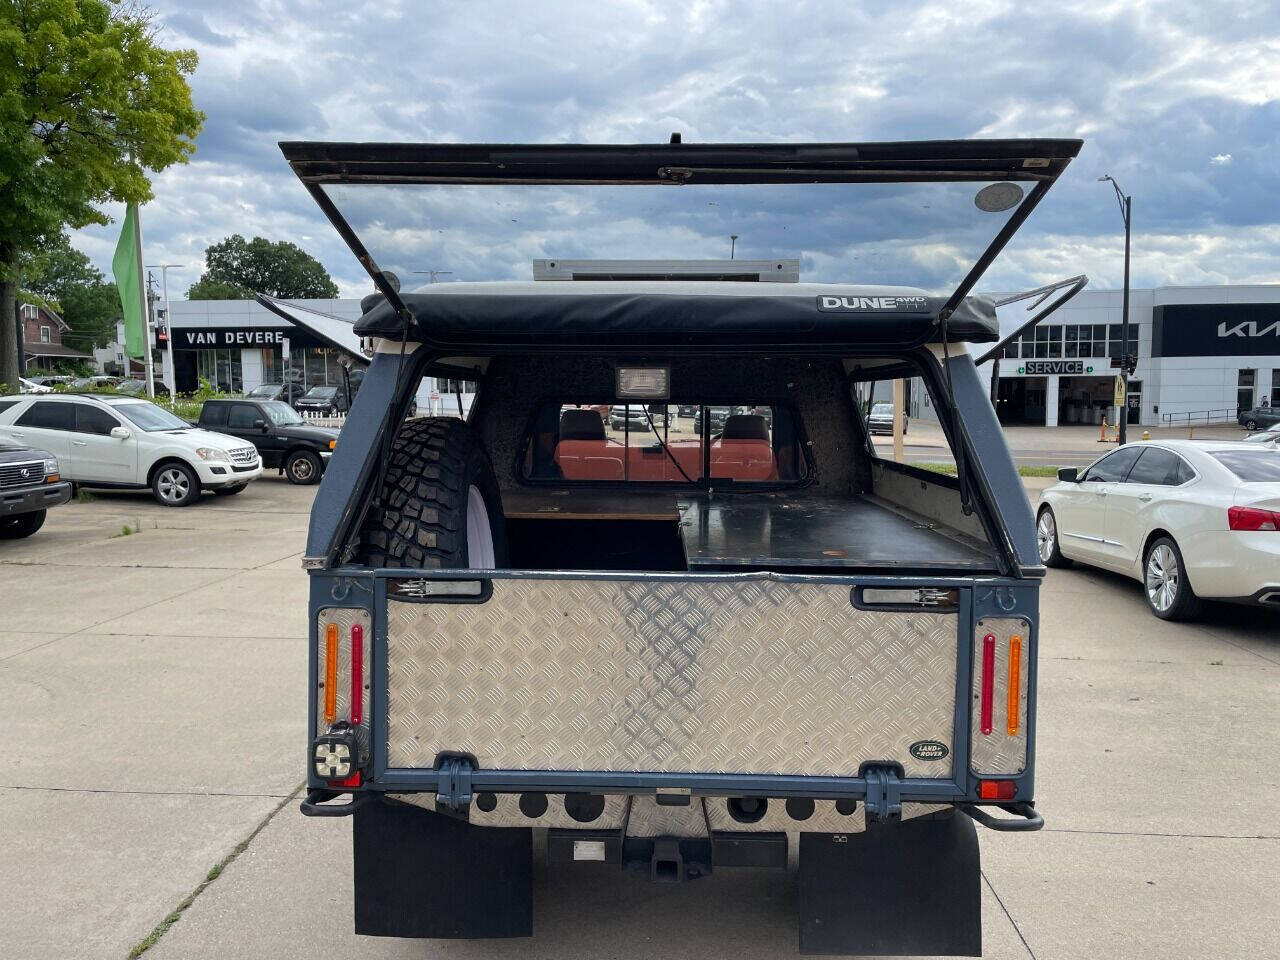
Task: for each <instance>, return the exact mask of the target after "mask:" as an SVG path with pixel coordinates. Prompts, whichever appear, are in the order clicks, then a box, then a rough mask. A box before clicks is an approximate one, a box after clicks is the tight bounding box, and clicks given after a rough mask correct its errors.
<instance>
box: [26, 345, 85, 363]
mask: <svg viewBox="0 0 1280 960" xmlns="http://www.w3.org/2000/svg"><path fill="white" fill-rule="evenodd" d="M22 352H23V353H25V354H26V355H27V356H28V357H61V358H63V359H67V360H92V359H93V357H92V356H91V355H90V354H87V353H81V352H80V351H79V350H72V349H71V348H70V347H64V346H63V345H62V344H60V343H24V344H23V345H22Z"/></svg>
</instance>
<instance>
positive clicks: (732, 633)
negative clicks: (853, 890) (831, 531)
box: [385, 573, 970, 778]
mask: <svg viewBox="0 0 1280 960" xmlns="http://www.w3.org/2000/svg"><path fill="white" fill-rule="evenodd" d="M454 583H455V584H457V581H454ZM440 584H441V582H440V581H433V580H429V579H392V580H389V581H387V585H388V590H387V593H388V600H387V631H386V636H387V647H386V665H385V669H386V673H385V677H386V694H387V716H386V732H387V741H386V749H387V766H388V767H391V768H426V767H431V766H432V765H433V764H434V763H435V761H436V758H437V755H438V754H440V753H442V752H448V753H454V754H458V753H463V754H471V755H472V756H474V757H475V759H476V761H477V762H478V764H479V766H480V767H481V768H485V769H507V770H575V771H576V770H594V771H640V772H664V771H692V772H707V773H745V774H753V773H761V774H793V775H810V776H856V775H857V774H858V771H859V767H860V766H861V765H862V764H864V763H867V762H883V761H889V762H897V763H899V764H901V766H902V768H903V771H904V774H905V775H906V776H907V777H928V778H937V777H950V776H951V766H952V754H953V739H954V735H955V724H956V696H957V661H958V657H957V644H958V642H959V638H960V636H961V635H962V634H963V635H964V636H965V637H966V638H967V637H968V635H969V633H970V630H969V629H968V628H967V625H966V626H965V627H963V628H962V627H961V625H960V624H959V623H958V622H957V619H958V614H957V612H956V609H955V608H952V609H949V610H946V609H938V610H929V609H915V610H894V609H877V610H872V609H861V608H859V607H857V606H855V605H854V603H853V588H852V587H851V584H850V583H849V582H847V581H846V582H814V581H813V580H807V581H806V580H787V579H781V578H772V577H768V576H760V577H757V578H750V577H743V576H741V575H739V576H735V577H724V578H716V577H713V576H697V577H685V578H681V577H674V576H667V577H653V576H645V575H639V576H636V577H634V578H623V577H612V578H590V579H578V578H573V577H566V576H563V575H545V576H544V575H539V574H537V573H516V574H514V575H507V576H503V575H498V576H494V577H493V579H492V580H488V579H486V581H485V582H484V584H483V585H480V586H482V589H481V590H480V596H473V597H469V598H464V597H459V596H450V597H441V596H432V594H433V593H434V592H435V589H434V588H435V587H438V586H439V585H440ZM960 609H961V610H966V609H967V605H963V604H962V605H961V606H960ZM964 682H965V685H966V686H967V683H968V678H967V677H966V678H964ZM922 744H923V745H926V746H921V745H922ZM913 746H915V747H916V749H915V750H913V749H912V747H913Z"/></svg>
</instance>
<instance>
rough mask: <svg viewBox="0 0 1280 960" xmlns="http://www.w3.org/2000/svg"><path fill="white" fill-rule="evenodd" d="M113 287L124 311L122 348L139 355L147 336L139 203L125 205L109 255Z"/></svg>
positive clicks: (131, 353) (144, 346)
mask: <svg viewBox="0 0 1280 960" xmlns="http://www.w3.org/2000/svg"><path fill="white" fill-rule="evenodd" d="M111 272H112V273H113V274H115V278H116V289H117V290H119V291H120V309H121V310H123V311H124V349H125V352H126V353H127V354H128V355H129V356H131V357H141V356H142V355H143V354H144V353H145V352H146V348H147V346H148V344H147V342H146V339H147V336H146V332H145V331H146V329H147V325H146V313H145V311H146V309H147V306H146V301H145V300H144V299H143V291H142V232H141V227H140V225H139V222H138V205H137V204H136V203H131V204H129V205H128V206H127V207H125V213H124V224H123V226H121V228H120V240H119V241H118V242H117V243H116V252H115V256H113V257H112V258H111Z"/></svg>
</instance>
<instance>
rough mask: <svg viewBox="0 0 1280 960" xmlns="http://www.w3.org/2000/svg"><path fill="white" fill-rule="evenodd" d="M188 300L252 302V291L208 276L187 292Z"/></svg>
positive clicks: (194, 284)
mask: <svg viewBox="0 0 1280 960" xmlns="http://www.w3.org/2000/svg"><path fill="white" fill-rule="evenodd" d="M187 299H188V300H252V299H253V291H251V290H246V289H245V288H244V287H242V286H240V284H238V283H228V282H227V281H226V280H211V279H210V278H209V277H208V275H205V276H203V277H201V278H200V279H199V280H197V281H196V282H195V283H193V284H192V285H191V287H190V288H189V289H188V290H187Z"/></svg>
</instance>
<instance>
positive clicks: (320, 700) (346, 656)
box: [316, 607, 434, 760]
mask: <svg viewBox="0 0 1280 960" xmlns="http://www.w3.org/2000/svg"><path fill="white" fill-rule="evenodd" d="M330 623H336V624H337V625H338V662H337V668H338V669H337V675H338V684H337V686H338V691H337V692H338V695H337V710H336V712H335V714H334V716H335V717H336V718H337V719H338V720H348V721H349V720H350V719H351V628H352V627H353V626H357V625H359V626H360V627H361V628H362V629H363V630H364V656H363V657H362V658H361V659H362V661H363V663H364V670H363V676H364V689H363V696H362V701H361V703H362V706H361V714H362V716H363V717H364V724H363V726H362V727H361V730H362V732H363V731H364V730H367V729H368V726H369V697H370V692H369V690H370V678H371V677H372V672H371V669H370V666H369V657H370V649H371V648H372V647H373V630H372V628H371V624H370V622H369V612H368V611H367V610H354V609H349V608H346V607H325V608H323V609H322V610H320V612H319V613H318V614H317V615H316V656H317V660H316V663H317V664H318V667H319V668H318V669H317V671H316V734H317V735H319V734H322V733H328V732H329V727H328V725H327V724H325V722H324V658H325V649H324V648H325V628H326V627H327V626H328V625H329V624H330ZM365 746H368V744H367V743H366V744H365ZM432 759H433V760H434V757H432Z"/></svg>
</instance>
